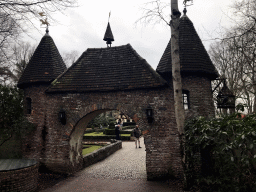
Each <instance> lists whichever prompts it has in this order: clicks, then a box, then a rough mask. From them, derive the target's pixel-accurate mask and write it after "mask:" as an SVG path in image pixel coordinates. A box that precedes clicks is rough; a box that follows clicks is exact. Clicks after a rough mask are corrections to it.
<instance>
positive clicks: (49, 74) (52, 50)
mask: <svg viewBox="0 0 256 192" xmlns="http://www.w3.org/2000/svg"><path fill="white" fill-rule="evenodd" d="M66 69H67V68H66V65H65V64H64V62H63V60H62V57H61V55H60V53H59V51H58V49H57V47H56V45H55V43H54V41H53V39H52V38H51V36H50V35H49V34H48V33H46V34H45V35H44V36H43V38H42V39H41V42H40V43H39V45H38V47H37V48H36V50H35V52H34V54H33V56H32V58H31V59H30V61H29V63H28V65H27V67H26V68H25V70H24V72H23V74H22V76H21V77H20V79H19V82H18V87H19V88H23V87H24V86H26V85H29V84H32V83H49V84H50V83H51V82H52V81H53V80H54V79H56V78H57V77H58V76H59V75H60V74H62V73H63V72H64V71H65V70H66Z"/></svg>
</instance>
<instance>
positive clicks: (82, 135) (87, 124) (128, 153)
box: [70, 109, 147, 179]
mask: <svg viewBox="0 0 256 192" xmlns="http://www.w3.org/2000/svg"><path fill="white" fill-rule="evenodd" d="M114 113H116V111H115V110H111V109H105V110H97V111H93V112H91V113H89V114H87V115H85V116H84V117H82V118H81V119H80V120H79V122H78V123H77V124H76V126H75V127H74V131H73V132H72V133H71V136H70V146H71V151H70V161H71V162H72V163H73V165H75V164H77V163H81V161H82V160H83V159H82V158H83V155H86V154H83V148H84V146H86V147H87V146H88V145H89V144H88V143H100V144H102V143H104V142H107V143H108V144H110V140H112V139H116V135H115V127H114V129H113V127H111V124H112V123H113V124H114V123H115V124H114V126H115V125H117V120H118V117H120V116H115V115H113V114H114ZM120 114H122V115H125V117H126V118H129V116H128V115H126V114H124V113H122V112H120ZM109 116H111V117H112V118H110V117H109ZM113 117H115V118H113ZM104 118H105V119H104ZM95 119H96V120H100V119H101V123H102V124H100V123H98V124H97V123H96V122H95ZM106 119H107V120H109V121H108V122H109V124H104V122H106V121H107V120H106ZM134 128H135V124H127V122H126V123H125V122H123V124H122V126H121V130H120V136H121V141H122V146H123V148H122V149H121V150H119V151H117V152H116V153H120V154H121V155H119V156H121V157H122V161H117V162H116V163H115V165H112V164H111V165H106V167H112V166H117V167H120V170H117V171H120V174H119V176H120V177H127V172H129V173H128V175H129V174H130V175H131V177H132V175H133V174H136V177H140V178H144V179H146V178H147V173H146V150H145V145H144V138H140V146H141V147H142V148H139V145H138V148H137V149H136V147H135V141H134V140H133V129H134ZM141 133H142V131H141ZM92 134H94V135H96V138H97V139H96V140H93V141H94V142H92V140H91V137H89V139H88V137H86V135H92ZM97 135H101V137H102V138H101V139H99V136H97ZM97 145H99V144H97ZM84 150H87V149H85V148H84ZM128 159H130V160H128ZM106 162H107V163H108V161H106ZM125 162H126V163H125ZM135 162H139V163H135ZM117 164H118V165H117ZM138 164H140V166H138ZM134 166H136V168H135V169H136V171H134ZM121 169H124V170H125V171H126V172H124V171H123V170H121ZM97 171H98V172H100V171H101V170H97ZM99 174H102V173H99ZM122 174H123V175H122ZM138 175H139V176H138ZM134 178H135V176H134Z"/></svg>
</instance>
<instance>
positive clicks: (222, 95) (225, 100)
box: [217, 81, 236, 109]
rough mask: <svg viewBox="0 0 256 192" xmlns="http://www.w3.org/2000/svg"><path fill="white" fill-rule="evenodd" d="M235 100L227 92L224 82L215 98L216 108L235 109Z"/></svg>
mask: <svg viewBox="0 0 256 192" xmlns="http://www.w3.org/2000/svg"><path fill="white" fill-rule="evenodd" d="M235 102H236V98H235V96H234V94H233V93H232V92H231V91H230V90H229V88H228V87H227V85H226V81H224V85H223V87H222V89H221V90H220V92H219V94H218V96H217V107H218V108H224V109H228V108H230V109H232V108H235Z"/></svg>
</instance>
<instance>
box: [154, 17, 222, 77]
mask: <svg viewBox="0 0 256 192" xmlns="http://www.w3.org/2000/svg"><path fill="white" fill-rule="evenodd" d="M179 29H180V39H179V45H180V65H181V74H182V75H188V74H196V75H200V76H201V75H204V76H205V75H207V76H208V77H209V78H210V79H216V78H217V77H218V76H219V75H218V72H217V70H216V68H215V66H214V65H213V63H212V61H211V59H210V57H209V55H208V53H207V51H206V50H205V48H204V45H203V43H202V41H201V39H200V38H199V36H198V34H197V32H196V30H195V28H194V25H193V23H192V22H191V20H190V19H189V18H188V17H187V16H186V15H183V16H182V17H181V18H180V26H179ZM156 71H157V72H159V73H160V74H164V73H169V74H171V73H172V60H171V39H170V41H169V43H168V45H167V47H166V49H165V51H164V54H163V56H162V58H161V60H160V62H159V64H158V66H157V69H156Z"/></svg>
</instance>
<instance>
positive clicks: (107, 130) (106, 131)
mask: <svg viewBox="0 0 256 192" xmlns="http://www.w3.org/2000/svg"><path fill="white" fill-rule="evenodd" d="M131 132H132V131H123V130H121V131H120V134H131ZM104 134H105V135H115V130H114V129H105V130H104Z"/></svg>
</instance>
